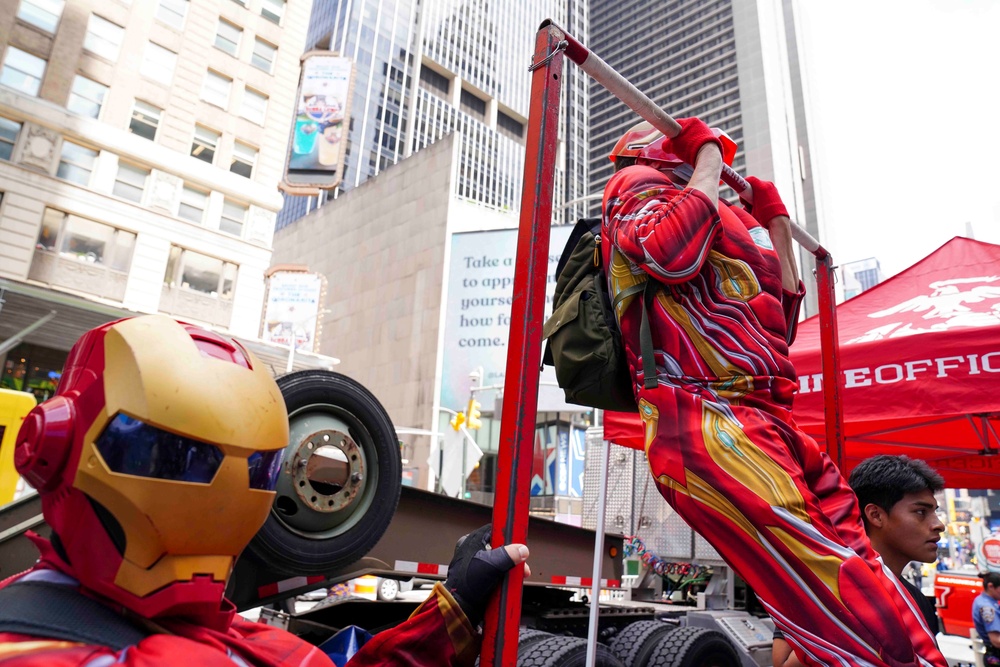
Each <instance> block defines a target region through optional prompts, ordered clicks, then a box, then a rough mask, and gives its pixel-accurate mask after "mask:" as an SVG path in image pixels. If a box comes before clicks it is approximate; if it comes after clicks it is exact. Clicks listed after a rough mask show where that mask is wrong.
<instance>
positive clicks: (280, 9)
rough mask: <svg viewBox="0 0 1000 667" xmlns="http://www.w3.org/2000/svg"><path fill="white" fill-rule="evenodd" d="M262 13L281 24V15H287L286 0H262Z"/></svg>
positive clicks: (269, 19)
mask: <svg viewBox="0 0 1000 667" xmlns="http://www.w3.org/2000/svg"><path fill="white" fill-rule="evenodd" d="M260 15H261V16H263V17H264V18H266V19H267V20H268V21H273V22H274V23H277V24H278V25H281V17H282V16H284V15H285V0H261V3H260Z"/></svg>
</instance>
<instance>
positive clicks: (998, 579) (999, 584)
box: [983, 572, 1000, 591]
mask: <svg viewBox="0 0 1000 667" xmlns="http://www.w3.org/2000/svg"><path fill="white" fill-rule="evenodd" d="M986 584H993V587H994V588H1000V572H987V573H986V574H984V575H983V590H984V591H985V590H986Z"/></svg>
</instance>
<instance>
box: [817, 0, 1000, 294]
mask: <svg viewBox="0 0 1000 667" xmlns="http://www.w3.org/2000/svg"><path fill="white" fill-rule="evenodd" d="M798 8H799V11H800V14H799V17H800V20H801V23H800V26H799V29H800V32H801V37H802V39H801V45H802V49H803V60H804V61H805V62H804V67H805V76H806V87H807V93H806V94H807V97H808V104H809V109H810V114H811V116H810V121H811V123H812V127H811V129H810V133H811V141H812V145H813V156H814V158H813V162H814V168H815V170H816V171H815V173H816V179H817V183H818V184H819V189H820V197H821V215H822V222H821V224H822V225H823V226H824V227H825V231H826V232H827V234H826V235H825V236H824V238H821V239H820V240H821V242H823V243H824V245H826V246H827V247H828V248H829V249H830V251H831V253H832V255H833V258H834V261H835V262H836V263H837V264H843V263H846V262H851V261H855V260H860V259H866V258H869V257H875V258H876V259H878V260H879V262H880V264H881V267H882V271H883V273H884V274H885V276H886V277H890V276H892V275H894V274H896V273H898V272H899V271H901V270H903V269H905V268H906V267H907V266H910V265H911V264H913V263H914V262H916V261H918V260H919V259H921V258H922V257H924V256H925V255H927V254H929V253H930V252H932V251H933V250H934V249H936V248H937V247H939V246H940V245H942V244H943V243H945V242H946V241H947V240H948V239H950V238H952V237H953V236H965V235H966V223H971V224H972V229H973V233H974V236H975V238H976V239H978V240H980V241H988V242H991V243H997V244H1000V168H998V166H997V163H998V161H1000V0H905V1H903V0H866V1H861V0H837V1H836V2H833V1H828V0H800V1H799V5H798Z"/></svg>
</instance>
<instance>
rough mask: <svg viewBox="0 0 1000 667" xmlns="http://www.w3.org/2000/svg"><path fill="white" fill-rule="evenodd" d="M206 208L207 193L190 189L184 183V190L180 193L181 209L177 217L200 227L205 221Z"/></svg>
mask: <svg viewBox="0 0 1000 667" xmlns="http://www.w3.org/2000/svg"><path fill="white" fill-rule="evenodd" d="M206 208H208V193H207V192H205V191H204V190H199V189H197V188H192V187H191V186H190V185H187V184H186V183H185V184H184V190H183V191H182V192H181V207H180V210H179V211H178V212H177V215H179V216H180V217H182V218H184V219H185V220H190V221H191V222H196V223H198V224H199V225H200V224H201V223H202V221H203V220H204V219H205V209H206Z"/></svg>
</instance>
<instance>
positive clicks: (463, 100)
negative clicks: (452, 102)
mask: <svg viewBox="0 0 1000 667" xmlns="http://www.w3.org/2000/svg"><path fill="white" fill-rule="evenodd" d="M459 107H460V108H461V109H462V111H464V112H465V113H467V114H469V115H470V116H472V117H473V118H477V119H479V120H483V119H484V118H486V102H484V101H483V100H481V99H479V98H478V97H476V96H475V95H473V94H472V93H470V92H469V91H467V90H466V89H465V88H463V89H462V93H461V95H460V97H459Z"/></svg>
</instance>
